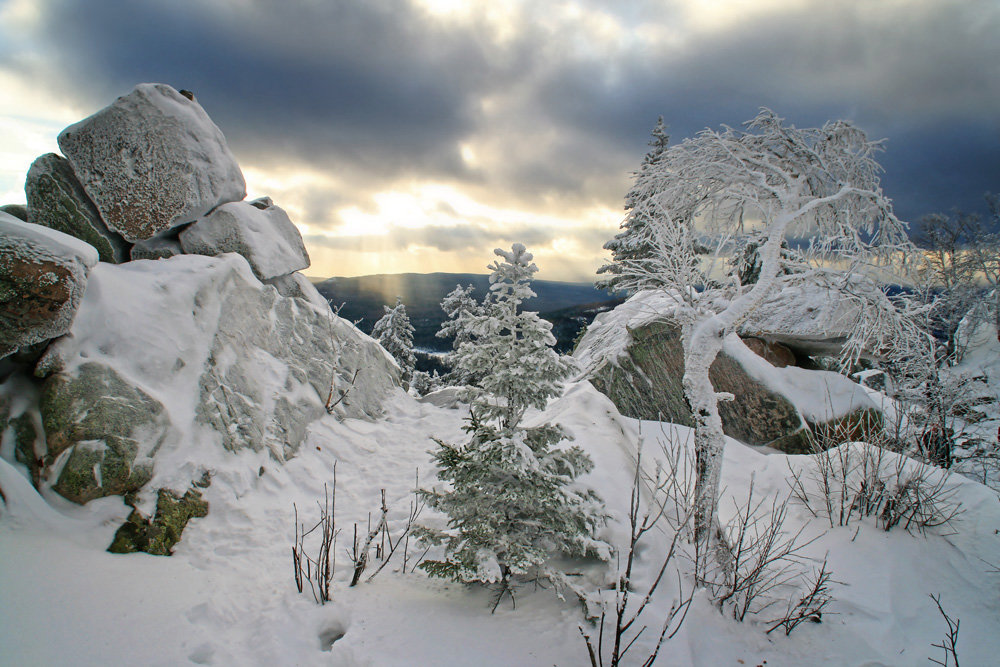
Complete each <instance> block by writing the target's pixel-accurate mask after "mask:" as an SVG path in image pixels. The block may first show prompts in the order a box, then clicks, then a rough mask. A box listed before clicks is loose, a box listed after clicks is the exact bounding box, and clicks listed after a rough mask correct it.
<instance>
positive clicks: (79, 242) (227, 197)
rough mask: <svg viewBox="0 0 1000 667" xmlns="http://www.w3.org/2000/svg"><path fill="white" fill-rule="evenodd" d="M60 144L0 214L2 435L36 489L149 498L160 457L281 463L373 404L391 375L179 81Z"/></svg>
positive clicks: (86, 124) (127, 103)
mask: <svg viewBox="0 0 1000 667" xmlns="http://www.w3.org/2000/svg"><path fill="white" fill-rule="evenodd" d="M59 147H60V150H61V151H62V152H63V154H64V155H65V157H62V156H60V155H56V154H54V153H50V154H47V155H43V156H41V157H39V158H38V159H37V160H36V161H35V162H34V163H33V164H32V165H31V169H30V170H29V172H28V176H27V180H26V183H25V192H26V195H27V207H18V206H7V207H4V210H3V211H0V435H2V436H3V442H10V441H13V443H14V445H13V447H11V448H10V451H9V452H8V453H7V454H6V455H7V456H8V457H10V458H12V459H13V460H15V461H17V462H18V463H20V464H22V465H23V466H24V467H25V469H26V470H27V472H28V473H29V476H30V477H31V479H32V481H33V482H34V483H35V485H36V486H38V487H48V488H51V489H53V490H55V491H56V492H58V493H60V494H61V495H63V496H64V497H66V498H68V499H70V500H72V501H75V502H78V503H86V502H88V501H90V500H92V499H95V498H99V497H102V496H108V495H122V494H125V495H126V496H127V497H133V496H135V494H136V493H137V492H141V494H144V495H145V496H146V497H147V500H148V499H149V498H159V499H160V500H162V498H163V497H164V493H168V491H167V490H164V489H163V488H162V487H160V486H159V485H158V483H157V477H156V473H157V471H156V457H157V455H158V454H159V453H160V452H162V451H170V450H173V451H174V453H175V454H176V452H177V451H178V448H179V447H183V446H185V443H191V442H197V443H198V446H204V445H205V444H206V443H212V442H214V443H215V444H217V445H220V446H222V447H224V448H225V449H227V450H239V449H244V448H247V449H251V450H257V451H267V452H270V454H271V456H272V457H273V458H274V459H277V460H279V461H281V460H284V459H285V458H287V457H288V456H292V455H294V453H295V452H296V450H297V449H298V448H299V446H300V445H301V443H302V441H303V439H304V438H305V435H306V431H307V428H308V426H309V424H310V423H311V422H313V421H315V420H316V419H318V418H319V417H321V416H323V415H325V414H327V412H331V413H333V414H335V415H336V416H338V417H341V418H346V417H354V418H373V417H376V416H378V415H379V414H380V413H381V409H382V408H381V405H382V401H383V398H384V396H385V395H386V394H387V393H388V392H389V391H390V390H391V389H392V388H393V387H394V386H398V384H399V375H398V369H397V368H396V366H395V364H394V363H393V362H392V360H391V359H390V358H389V357H388V355H386V354H385V352H384V351H383V350H382V349H381V347H379V346H378V344H377V343H375V342H374V341H373V340H371V339H370V338H369V337H367V336H365V335H364V334H362V333H361V332H360V331H358V330H357V329H356V328H355V327H353V326H352V325H351V324H350V323H348V322H346V321H344V320H342V319H340V318H338V317H336V316H335V315H334V314H333V313H332V312H331V311H330V308H329V304H327V302H326V301H325V300H324V299H323V298H322V297H321V296H320V295H319V293H318V292H316V290H315V288H313V286H312V284H311V282H310V281H309V280H308V279H306V278H305V277H304V276H302V275H301V274H300V273H298V272H299V271H301V270H303V269H305V268H308V267H309V257H308V254H307V253H306V249H305V246H304V244H303V242H302V238H301V236H300V235H299V232H298V230H297V229H296V227H295V225H294V224H293V223H292V221H291V220H290V219H289V218H288V216H287V215H286V214H285V212H284V211H283V210H282V209H281V208H279V207H278V206H276V205H274V203H273V202H272V201H271V200H270V198H267V197H265V198H262V199H258V200H254V201H249V202H248V201H244V198H245V196H246V184H245V181H244V179H243V174H242V172H241V171H240V168H239V165H238V164H237V163H236V160H235V158H234V157H233V155H232V153H231V152H230V150H229V148H228V146H227V145H226V141H225V138H224V137H223V135H222V132H221V131H220V130H219V128H218V127H216V125H215V124H214V123H213V122H212V120H211V119H210V118H209V117H208V114H206V113H205V111H204V109H202V107H201V106H200V105H199V104H198V102H197V101H196V100H195V99H194V96H193V95H192V94H190V93H188V92H187V91H181V92H178V91H176V90H174V89H173V88H171V87H170V86H167V85H163V84H141V85H139V86H137V87H136V88H135V89H134V90H133V91H132V92H131V93H129V94H128V95H125V96H123V97H120V98H118V100H116V101H115V102H114V103H112V104H111V105H110V106H108V107H106V108H105V109H102V110H100V111H98V112H97V113H96V114H94V115H93V116H91V117H89V118H87V119H84V120H82V121H80V122H79V123H76V124H74V125H72V126H70V127H68V128H66V129H65V130H64V131H63V132H62V133H61V134H60V135H59ZM99 260H100V261H99ZM328 406H329V408H328ZM187 446H190V444H188V445H187ZM178 456H179V455H178ZM189 468H190V470H187V471H186V472H187V473H188V476H189V477H190V480H192V481H193V480H195V479H201V478H202V476H203V473H204V472H205V471H204V470H203V469H202V468H200V467H199V466H198V464H197V462H196V461H195V462H189ZM174 478H176V474H175V475H174ZM183 493H184V492H183V491H176V492H174V491H169V493H168V496H169V497H181V496H182V495H183ZM169 494H173V495H169ZM185 497H186V496H185ZM147 504H148V503H147ZM133 523H135V521H133ZM119 547H121V545H119ZM157 548H158V549H160V550H161V551H163V550H166V551H169V548H167V547H163V546H162V545H161V546H158V547H157ZM126 550H128V549H126Z"/></svg>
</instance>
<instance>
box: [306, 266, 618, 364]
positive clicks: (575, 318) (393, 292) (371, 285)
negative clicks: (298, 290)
mask: <svg viewBox="0 0 1000 667" xmlns="http://www.w3.org/2000/svg"><path fill="white" fill-rule="evenodd" d="M314 284H315V286H316V289H317V290H318V291H319V293H320V294H322V295H323V297H324V298H325V299H327V300H328V301H330V303H331V304H332V306H333V307H334V308H337V307H338V306H340V305H341V304H343V307H342V308H341V309H340V316H341V317H344V318H346V319H348V320H350V321H352V322H357V324H358V327H359V328H360V329H361V330H362V331H365V332H371V329H372V326H373V325H374V324H375V322H376V321H377V320H378V318H380V317H382V314H383V308H382V307H383V306H386V305H393V304H395V303H396V297H397V296H398V297H400V298H402V300H403V303H404V304H405V305H406V312H407V314H408V315H409V316H410V321H411V322H412V323H413V328H414V344H415V345H416V346H417V347H419V348H422V349H429V350H441V351H443V350H446V349H449V344H448V342H447V341H444V340H442V339H440V338H436V337H435V335H434V334H435V333H437V331H438V329H440V327H441V323H442V322H443V321H444V318H445V315H444V312H443V311H442V310H441V300H442V299H444V297H445V295H447V294H448V293H449V292H451V291H452V290H453V289H455V286H456V285H462V286H465V285H472V286H473V289H474V292H473V294H474V296H475V298H476V300H478V301H482V299H483V297H484V296H485V295H486V293H487V291H488V290H489V285H490V277H489V276H488V275H485V274H476V273H393V274H379V275H372V276H357V277H352V278H340V277H338V278H328V279H326V280H321V281H316V280H315V279H314ZM531 288H532V289H533V290H534V291H535V293H536V294H537V295H538V296H536V297H535V298H533V299H529V300H528V301H526V302H525V304H524V305H525V308H526V309H528V310H533V311H537V312H538V313H539V314H541V316H542V317H544V318H545V319H547V320H549V321H551V322H553V333H554V334H555V335H556V337H557V339H558V341H559V346H558V347H559V348H560V351H567V350H568V349H569V346H570V345H571V343H572V341H573V339H574V338H575V337H576V334H577V333H578V332H579V330H580V329H581V328H582V327H583V326H584V325H585V324H587V323H589V322H590V321H591V320H593V318H594V315H595V314H596V313H597V312H600V310H604V309H606V308H610V307H613V306H614V305H616V304H618V303H620V302H621V299H620V298H617V297H615V296H613V295H611V294H608V293H607V292H604V291H602V290H599V289H597V288H595V287H594V286H593V284H591V283H567V282H558V281H554V280H535V281H532V283H531Z"/></svg>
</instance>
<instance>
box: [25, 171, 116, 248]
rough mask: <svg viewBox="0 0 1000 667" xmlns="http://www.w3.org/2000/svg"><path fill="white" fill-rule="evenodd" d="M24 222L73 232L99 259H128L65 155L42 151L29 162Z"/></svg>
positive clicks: (68, 232)
mask: <svg viewBox="0 0 1000 667" xmlns="http://www.w3.org/2000/svg"><path fill="white" fill-rule="evenodd" d="M24 192H25V194H26V195H27V198H28V211H29V214H28V216H29V217H28V222H32V223H35V224H37V225H44V226H46V227H51V228H52V229H55V230H58V231H60V232H63V233H64V234H69V235H70V236H75V237H76V238H78V239H80V240H81V241H86V242H87V243H89V244H90V245H92V246H94V247H95V248H97V252H98V254H99V255H100V257H101V261H102V262H111V263H112V264H118V263H120V262H127V261H128V259H129V243H128V242H126V241H125V239H123V238H122V237H121V235H120V234H117V233H115V232H113V231H111V230H110V229H108V226H107V225H105V224H104V221H103V220H101V214H100V213H98V212H97V208H96V207H95V206H94V203H93V202H92V201H90V197H88V196H87V193H86V192H84V191H83V186H82V185H80V181H78V180H77V178H76V175H75V174H74V173H73V168H72V167H71V166H70V164H69V161H68V160H66V158H64V157H62V156H59V155H56V154H55V153H46V154H45V155H43V156H41V157H40V158H38V159H37V160H35V161H34V162H33V163H32V164H31V168H30V169H29V170H28V177H27V179H26V180H25V183H24Z"/></svg>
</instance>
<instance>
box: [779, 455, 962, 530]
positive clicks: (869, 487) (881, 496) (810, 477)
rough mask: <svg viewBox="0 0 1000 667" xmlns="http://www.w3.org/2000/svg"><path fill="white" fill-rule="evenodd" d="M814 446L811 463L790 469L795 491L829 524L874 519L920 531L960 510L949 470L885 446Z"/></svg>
mask: <svg viewBox="0 0 1000 667" xmlns="http://www.w3.org/2000/svg"><path fill="white" fill-rule="evenodd" d="M827 444H831V443H829V442H824V443H820V444H817V445H816V450H817V451H816V453H815V454H813V456H812V459H811V462H810V465H807V466H806V467H805V468H804V469H795V468H793V466H792V464H791V462H789V464H788V466H789V470H790V471H791V481H790V486H791V489H792V494H793V496H794V497H795V498H796V499H797V500H798V501H799V502H800V503H802V505H803V506H805V507H806V508H807V509H808V510H809V511H810V512H811V513H812V514H813V516H816V517H823V518H826V519H827V520H828V521H829V523H830V527H831V528H832V527H836V526H848V525H850V523H851V520H852V519H855V518H857V519H859V520H860V519H863V518H872V519H873V520H874V522H875V524H876V525H877V526H879V527H880V528H882V529H883V530H886V531H888V530H892V529H893V528H895V527H897V526H901V527H902V528H903V529H904V530H907V531H912V530H917V531H919V532H921V533H923V532H924V531H926V530H927V529H928V528H935V527H939V526H943V525H946V524H949V523H950V522H951V521H952V520H954V519H955V518H956V517H957V516H958V515H959V514H961V512H962V506H961V502H960V501H958V500H957V499H956V496H957V489H955V487H954V486H953V485H952V484H950V483H949V481H950V475H949V473H947V472H945V471H942V470H940V469H938V468H936V467H934V466H932V465H929V464H927V463H921V462H919V461H914V460H912V459H909V458H907V457H905V456H902V455H897V454H894V453H891V452H889V451H887V449H886V448H885V447H882V446H879V445H878V444H866V443H851V442H847V443H844V444H839V443H838V444H836V445H835V446H831V447H825V445H827Z"/></svg>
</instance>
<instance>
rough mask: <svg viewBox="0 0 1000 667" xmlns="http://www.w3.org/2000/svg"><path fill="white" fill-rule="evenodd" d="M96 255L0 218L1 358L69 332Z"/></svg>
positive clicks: (61, 237) (44, 230) (58, 235)
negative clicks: (19, 349)
mask: <svg viewBox="0 0 1000 667" xmlns="http://www.w3.org/2000/svg"><path fill="white" fill-rule="evenodd" d="M97 261H98V255H97V250H95V249H94V247H93V246H91V245H88V244H86V243H84V242H83V241H80V240H78V239H76V238H73V237H72V236H68V235H66V234H63V233H62V232H58V231H56V230H54V229H49V228H48V227H43V226H41V225H34V224H31V223H28V222H23V221H21V220H18V219H17V218H15V217H14V216H11V215H8V214H6V213H0V358H2V357H4V356H7V355H9V354H11V353H12V352H14V351H15V350H17V349H18V348H20V347H25V346H28V345H33V344H35V343H40V342H43V341H46V340H49V339H51V338H55V337H56V336H61V335H63V334H64V333H66V331H67V330H68V329H69V328H70V324H71V323H72V322H73V318H74V316H75V315H76V311H77V307H78V306H79V305H80V301H81V300H82V298H83V295H84V292H85V291H86V288H87V276H88V274H89V272H90V269H91V268H92V267H93V266H94V265H95V264H97Z"/></svg>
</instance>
